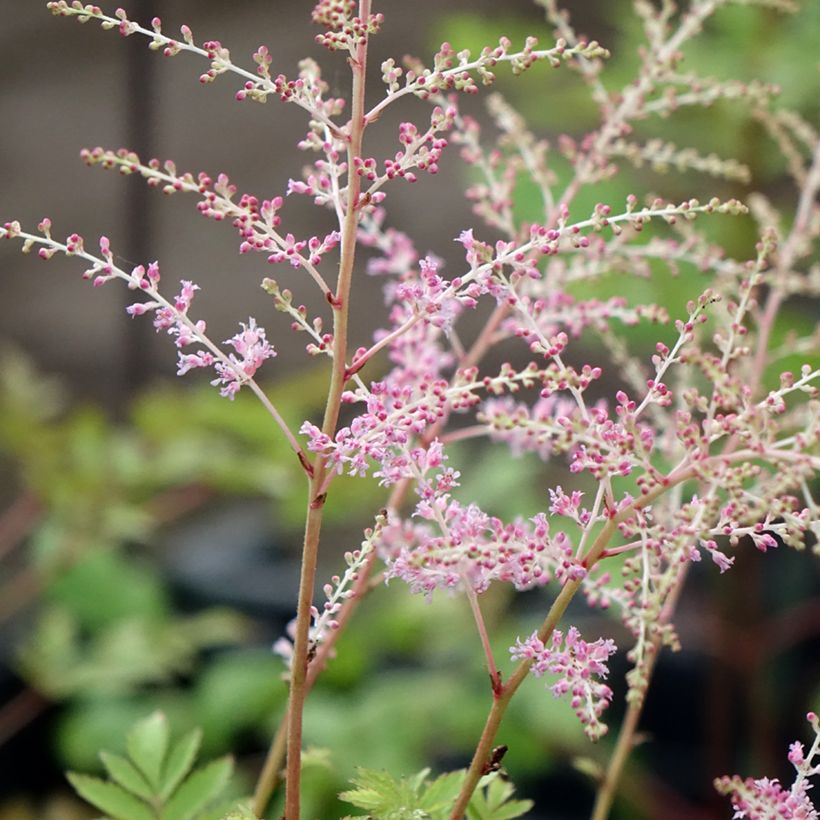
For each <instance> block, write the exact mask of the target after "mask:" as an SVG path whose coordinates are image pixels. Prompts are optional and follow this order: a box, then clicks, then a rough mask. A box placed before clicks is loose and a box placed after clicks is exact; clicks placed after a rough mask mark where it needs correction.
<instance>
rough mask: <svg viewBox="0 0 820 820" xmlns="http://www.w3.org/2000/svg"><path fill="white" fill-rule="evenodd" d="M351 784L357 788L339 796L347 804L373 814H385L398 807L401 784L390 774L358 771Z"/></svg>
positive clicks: (372, 770)
mask: <svg viewBox="0 0 820 820" xmlns="http://www.w3.org/2000/svg"><path fill="white" fill-rule="evenodd" d="M350 782H351V783H352V784H353V785H354V786H355V787H356V788H355V789H349V790H348V791H344V792H342V793H341V794H340V795H339V799H340V800H344V801H345V802H346V803H352V804H353V805H354V806H356V807H357V808H360V809H364V810H365V811H372V812H379V811H381V812H384V811H387V810H389V809H392V808H394V807H395V806H396V805H397V800H398V798H399V796H400V795H399V790H400V784H399V783H398V782H397V781H396V780H395V779H394V778H393V775H391V774H390V773H389V772H386V771H377V770H375V769H357V770H356V776H355V777H353V778H351V781H350Z"/></svg>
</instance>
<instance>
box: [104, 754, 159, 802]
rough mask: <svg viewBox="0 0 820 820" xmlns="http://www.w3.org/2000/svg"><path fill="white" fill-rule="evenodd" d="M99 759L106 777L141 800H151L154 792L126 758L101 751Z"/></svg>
mask: <svg viewBox="0 0 820 820" xmlns="http://www.w3.org/2000/svg"><path fill="white" fill-rule="evenodd" d="M100 759H101V760H102V762H103V766H105V770H106V771H107V772H108V776H109V777H110V778H111V779H112V780H115V781H116V782H117V783H119V784H120V786H122V787H123V788H124V789H127V790H128V791H129V792H131V794H135V795H137V797H141V798H143V800H151V798H152V797H153V796H154V790H153V789H152V788H151V787H150V786H149V785H148V781H147V780H146V779H145V777H143V775H142V772H140V770H139V769H138V768H137V767H136V766H135V765H134V764H133V763H132V762H131V761H130V760H128V758H125V757H121V756H120V755H115V754H111V752H105V751H103V752H100Z"/></svg>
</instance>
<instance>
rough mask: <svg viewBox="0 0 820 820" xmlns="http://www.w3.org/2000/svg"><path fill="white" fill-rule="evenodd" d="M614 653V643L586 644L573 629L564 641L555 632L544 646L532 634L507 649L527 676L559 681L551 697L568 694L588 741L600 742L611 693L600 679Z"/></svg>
mask: <svg viewBox="0 0 820 820" xmlns="http://www.w3.org/2000/svg"><path fill="white" fill-rule="evenodd" d="M615 652H616V646H615V642H614V641H613V640H611V639H609V638H607V639H604V638H599V639H598V640H597V641H594V642H593V643H587V642H586V641H585V640H584V639H583V638H582V637H581V633H580V632H579V631H578V630H577V629H576V628H575V627H574V626H571V627H570V628H569V630H568V631H567V634H566V639H565V638H564V635H563V633H562V632H560V631H559V630H557V629H556V630H555V631H554V632H553V633H552V637H551V640H550V643H549V644H545V643H544V642H543V641H542V640H541V639H540V638H539V637H538V633H537V632H533V633H532V635H530V637H529V638H527V639H526V640H523V641H522V640H521V638H517V639H516V642H515V646H511V647H510V656H511V657H512V659H513V660H514V661H526V662H527V663H529V664H530V672H532V674H533V675H535V676H536V677H537V678H540V677H541V676H542V675H545V674H550V675H556V676H557V677H558V680H557V681H556V682H555V683H554V684H552V686H551V687H550V688H551V690H552V693H553V695H555V697H557V698H560V697H562V696H563V695H566V694H567V693H570V694H571V696H572V697H571V704H572V708H573V709H574V710H575V714H576V715H578V718H579V719H580V721H581V723H582V724H583V725H584V732H585V733H586V735H587V737H588V738H589V739H590V740H600V739H601V738H602V737H603V736H604V735H605V734H606V733H607V726H606V724H605V723H602V722H601V715H602V714H603V712H604V709H606V708H607V706H609V703H610V701H611V700H612V690H611V689H610V688H609V687H608V686H607V685H606V684H605V683H602V682H601V680H600V678H606V677H607V676H608V675H609V667H608V666H607V662H608V660H609V658H610V656H612V655H614V654H615Z"/></svg>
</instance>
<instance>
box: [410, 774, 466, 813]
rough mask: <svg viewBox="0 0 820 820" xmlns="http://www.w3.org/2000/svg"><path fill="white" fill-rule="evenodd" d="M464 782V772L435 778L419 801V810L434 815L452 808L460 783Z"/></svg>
mask: <svg viewBox="0 0 820 820" xmlns="http://www.w3.org/2000/svg"><path fill="white" fill-rule="evenodd" d="M463 780H464V770H463V769H462V770H459V771H457V772H448V773H447V774H443V775H441V776H440V777H437V778H436V779H435V780H434V781H433V782H432V783H431V784H430V785H429V786H427V788H426V789H425V790H424V794H423V795H422V796H421V800H419V808H421V809H424V811H426V812H429V813H430V814H434V813H435V812H442V811H445V810H446V809H448V808H452V806H453V803H454V802H455V800H456V797H458V792H459V789H460V788H461V783H462V781H463Z"/></svg>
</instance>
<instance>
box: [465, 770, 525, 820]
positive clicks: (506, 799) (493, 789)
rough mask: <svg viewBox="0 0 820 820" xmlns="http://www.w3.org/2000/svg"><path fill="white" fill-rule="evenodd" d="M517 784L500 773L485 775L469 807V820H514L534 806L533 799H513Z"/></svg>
mask: <svg viewBox="0 0 820 820" xmlns="http://www.w3.org/2000/svg"><path fill="white" fill-rule="evenodd" d="M514 792H515V786H513V784H512V783H510V782H509V781H507V780H504V779H503V778H501V777H499V776H498V774H491V775H488V776H487V777H485V778H484V779H483V780H482V781H481V784H480V787H479V789H478V791H476V793H475V794H474V795H473V798H472V800H470V805H469V806H468V807H467V817H468V819H469V820H512V819H513V818H515V817H522V816H523V815H525V814H526V813H527V812H528V811H529V810H530V809H531V808H532V806H533V802H532V800H511V799H510V798H511V797H512V795H513V794H514Z"/></svg>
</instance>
